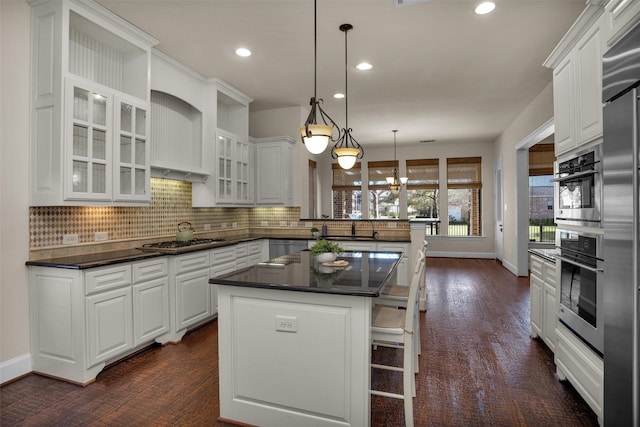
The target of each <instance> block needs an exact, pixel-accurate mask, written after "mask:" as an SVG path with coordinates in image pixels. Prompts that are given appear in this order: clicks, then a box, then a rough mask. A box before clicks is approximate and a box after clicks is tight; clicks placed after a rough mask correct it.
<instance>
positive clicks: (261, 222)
mask: <svg viewBox="0 0 640 427" xmlns="http://www.w3.org/2000/svg"><path fill="white" fill-rule="evenodd" d="M268 226H269V221H260V227H268Z"/></svg>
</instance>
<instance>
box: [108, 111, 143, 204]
mask: <svg viewBox="0 0 640 427" xmlns="http://www.w3.org/2000/svg"><path fill="white" fill-rule="evenodd" d="M147 117H148V114H147V108H144V107H142V106H140V105H137V104H136V103H135V102H131V101H128V100H121V99H118V100H117V104H116V120H115V122H116V123H115V125H116V126H115V128H116V131H117V133H116V135H117V139H116V150H115V152H116V167H115V171H114V173H115V177H116V180H115V181H116V183H115V191H116V197H115V199H116V200H129V201H142V202H145V201H149V200H150V199H151V194H150V174H151V171H150V166H149V155H150V153H149V147H148V128H149V126H148V121H147Z"/></svg>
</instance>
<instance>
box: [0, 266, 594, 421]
mask: <svg viewBox="0 0 640 427" xmlns="http://www.w3.org/2000/svg"><path fill="white" fill-rule="evenodd" d="M427 289H428V292H427V293H428V301H427V309H428V311H427V312H426V313H422V314H421V340H422V348H423V350H422V356H421V357H420V373H419V374H418V377H417V381H416V387H417V397H416V399H415V400H414V412H415V425H416V426H536V427H538V426H560V425H562V426H581V427H582V426H597V420H596V417H595V415H594V414H593V412H592V411H591V410H590V409H589V407H588V406H587V404H586V403H585V402H584V401H583V400H582V399H581V398H580V396H579V395H578V393H577V392H576V391H575V390H574V389H573V388H572V387H571V386H570V385H569V384H568V383H563V382H559V381H558V379H557V377H556V376H555V375H554V372H555V368H554V365H553V354H552V353H551V351H549V349H548V348H547V347H546V346H545V345H544V344H543V343H542V342H541V341H538V340H533V339H531V338H529V331H530V329H529V280H528V279H527V278H516V277H514V276H513V275H512V274H511V273H509V272H508V271H507V270H505V269H504V268H503V267H502V266H500V265H499V264H497V263H496V262H494V261H492V260H476V259H450V258H429V259H428V261H427ZM217 346H218V330H217V323H216V322H213V323H210V324H208V325H205V326H204V327H202V328H199V329H197V330H195V331H193V332H190V333H189V334H187V335H186V336H185V337H184V338H183V340H182V342H181V343H180V344H179V345H167V346H164V347H160V346H154V347H151V348H149V349H147V350H145V351H143V352H141V353H139V354H137V355H136V356H134V357H132V358H129V359H127V360H124V361H122V362H120V363H117V364H114V365H113V366H111V367H109V368H108V369H106V370H104V371H103V372H101V373H100V374H99V375H98V378H97V380H96V382H95V383H94V384H91V385H89V386H88V387H85V388H82V387H79V386H76V385H72V384H67V383H65V382H61V381H57V380H53V379H50V378H45V377H41V376H38V375H30V376H27V377H25V378H23V379H20V380H18V381H16V382H13V383H11V384H7V385H5V386H4V387H2V388H0V403H1V406H0V425H2V426H14V425H25V426H61V425H64V426H89V425H90V426H125V425H126V426H150V425H153V426H227V424H224V423H220V422H217V421H216V418H217V417H218V415H219V406H218V364H217V361H218V350H217ZM398 353H400V352H399V351H397V350H393V349H385V348H379V349H378V350H376V351H374V352H373V356H372V358H373V359H374V360H379V359H394V358H396V357H398V356H399V354H398ZM398 360H399V359H398ZM385 375H387V376H385ZM372 382H373V385H374V387H380V386H384V387H392V386H394V385H396V384H397V385H398V387H400V385H401V383H402V381H401V379H400V377H399V374H396V373H391V374H385V373H384V372H383V373H378V371H375V373H374V376H373V378H372ZM398 390H400V389H399V388H398ZM371 404H372V418H371V419H372V421H371V425H372V426H389V427H391V426H401V425H403V423H404V415H403V407H402V402H401V401H396V400H392V399H388V398H382V397H378V396H373V397H372V400H371Z"/></svg>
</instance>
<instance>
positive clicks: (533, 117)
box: [495, 83, 553, 271]
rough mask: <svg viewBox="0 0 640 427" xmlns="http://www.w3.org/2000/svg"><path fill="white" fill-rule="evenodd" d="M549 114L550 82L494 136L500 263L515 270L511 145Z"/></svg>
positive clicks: (514, 177)
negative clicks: (500, 200)
mask: <svg viewBox="0 0 640 427" xmlns="http://www.w3.org/2000/svg"><path fill="white" fill-rule="evenodd" d="M552 117H553V84H552V83H549V85H547V87H545V89H544V90H543V91H542V92H540V94H539V95H538V96H537V97H536V98H535V99H533V101H531V103H530V104H529V105H528V106H527V107H526V108H525V109H524V110H523V111H522V112H521V113H520V114H519V115H518V117H516V119H515V120H514V121H513V122H512V123H511V124H510V125H509V126H508V127H507V128H506V129H505V131H504V132H503V133H502V135H501V136H500V137H499V138H498V139H497V140H496V147H495V150H496V159H497V158H499V157H502V165H503V169H502V176H503V180H502V181H503V183H504V205H505V206H506V209H505V210H504V212H503V218H504V256H503V263H504V264H505V265H506V266H507V268H509V269H510V270H511V271H516V270H515V266H517V250H516V243H517V242H516V216H515V213H516V212H515V206H516V182H517V179H516V169H515V164H516V150H515V146H516V144H518V143H519V142H520V141H522V140H523V139H524V138H525V137H526V136H528V135H529V134H530V133H531V132H533V131H534V130H536V129H537V128H538V127H540V126H541V125H542V124H544V123H545V122H547V121H548V120H549V119H550V118H552Z"/></svg>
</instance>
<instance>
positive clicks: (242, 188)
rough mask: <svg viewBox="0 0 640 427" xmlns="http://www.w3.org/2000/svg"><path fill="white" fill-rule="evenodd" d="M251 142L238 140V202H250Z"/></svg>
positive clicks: (236, 157) (236, 159) (236, 155)
mask: <svg viewBox="0 0 640 427" xmlns="http://www.w3.org/2000/svg"><path fill="white" fill-rule="evenodd" d="M249 150H250V147H249V144H247V143H246V142H242V141H236V152H235V161H236V180H235V181H236V202H238V203H248V202H249V158H250V157H249Z"/></svg>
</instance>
